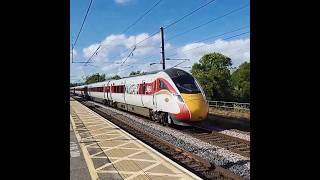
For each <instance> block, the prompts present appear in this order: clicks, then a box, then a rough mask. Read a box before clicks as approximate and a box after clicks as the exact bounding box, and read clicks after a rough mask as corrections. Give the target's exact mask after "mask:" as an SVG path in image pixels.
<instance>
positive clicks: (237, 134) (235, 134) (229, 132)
mask: <svg viewBox="0 0 320 180" xmlns="http://www.w3.org/2000/svg"><path fill="white" fill-rule="evenodd" d="M219 133H221V134H225V135H228V136H233V137H237V138H240V139H243V140H246V141H250V134H249V135H248V134H247V133H243V132H240V131H234V130H224V131H220V132H219Z"/></svg>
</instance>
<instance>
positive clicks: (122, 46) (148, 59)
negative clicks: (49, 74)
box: [70, 0, 250, 82]
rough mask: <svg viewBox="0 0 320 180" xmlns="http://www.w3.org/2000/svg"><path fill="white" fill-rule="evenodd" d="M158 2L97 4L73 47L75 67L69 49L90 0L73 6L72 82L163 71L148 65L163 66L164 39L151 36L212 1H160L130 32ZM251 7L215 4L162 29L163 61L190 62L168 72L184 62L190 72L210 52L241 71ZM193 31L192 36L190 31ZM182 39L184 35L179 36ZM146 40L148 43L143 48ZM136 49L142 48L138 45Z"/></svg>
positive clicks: (241, 1)
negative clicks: (220, 56) (169, 59)
mask: <svg viewBox="0 0 320 180" xmlns="http://www.w3.org/2000/svg"><path fill="white" fill-rule="evenodd" d="M158 1H159V0H93V2H92V4H91V8H90V10H89V13H88V15H87V18H86V21H85V23H84V26H83V28H82V31H81V33H80V35H79V38H78V41H77V43H76V44H75V46H74V49H73V62H72V60H71V54H72V53H71V52H72V50H71V49H72V46H71V44H73V43H74V41H75V39H76V37H77V34H78V32H79V30H80V27H81V24H82V22H83V19H84V16H85V14H86V11H87V8H88V6H89V3H90V0H71V1H70V6H71V9H70V80H71V82H83V78H84V77H85V76H88V75H91V74H94V73H104V74H106V76H113V75H116V74H117V75H120V76H121V77H123V76H128V75H129V74H130V72H131V71H143V72H148V71H154V70H161V69H162V65H161V64H153V65H150V63H159V62H160V59H161V53H160V52H161V48H160V47H161V37H160V33H158V34H156V35H154V36H152V37H150V36H151V35H152V34H154V33H157V32H160V27H161V26H162V27H166V26H167V25H169V24H170V23H172V22H174V21H175V20H177V19H179V18H181V17H183V16H185V15H187V14H188V13H190V12H192V11H193V10H195V9H197V8H199V7H201V6H202V5H204V4H206V3H207V2H210V1H211V0H162V1H160V3H159V4H158V5H157V6H155V7H154V8H153V9H152V10H151V11H150V12H149V13H148V14H147V15H146V16H144V17H143V18H142V19H141V20H140V21H138V22H137V23H136V24H135V25H134V26H132V27H131V28H129V29H127V30H126V28H127V27H129V25H131V24H132V23H134V22H135V21H136V20H137V19H138V18H139V17H140V16H142V15H143V14H144V13H145V12H146V11H147V10H149V9H150V8H151V7H152V6H153V5H154V4H155V3H157V2H158ZM249 4H250V1H248V0H215V1H214V2H212V3H210V4H209V5H207V6H205V7H203V8H201V9H200V10H198V11H196V12H195V13H193V14H192V15H190V16H187V17H186V18H184V19H182V20H181V21H179V22H177V23H176V24H174V25H172V26H169V27H168V28H166V29H164V38H165V43H164V44H165V57H166V58H171V59H188V60H186V61H184V62H183V60H172V61H166V68H170V67H173V66H175V65H177V64H178V63H181V62H182V63H181V64H180V65H178V66H177V67H178V68H181V69H184V70H186V71H190V70H191V66H192V65H193V64H194V63H196V62H199V59H200V58H201V57H202V56H203V55H204V54H206V53H210V52H219V53H222V54H224V55H226V56H228V57H229V58H231V60H232V63H233V65H232V66H233V67H238V66H239V65H240V64H241V63H243V62H245V61H247V62H249V61H250V5H249ZM216 18H217V19H216ZM215 19H216V20H215ZM209 21H211V22H209ZM207 22H208V23H207ZM206 23H207V24H206ZM203 24H206V25H203ZM200 25H203V26H200ZM198 26H200V27H198ZM196 27H198V28H196ZM191 29H194V30H192V31H189V30H191ZM188 31H189V32H188ZM184 32H186V33H184ZM181 33H184V34H181ZM178 34H181V35H180V36H177V35H178ZM148 37H149V38H148ZM146 38H148V39H147V40H145V41H143V42H141V41H142V40H144V39H146ZM139 42H141V43H139ZM136 43H139V44H138V45H136ZM99 44H101V48H100V49H99V51H98V52H97V53H96V54H95V55H94V56H93V58H92V60H91V61H90V62H91V63H88V64H87V65H85V64H84V63H81V62H86V61H87V60H88V59H89V58H90V57H91V56H92V55H93V54H94V52H95V50H96V49H97V47H98V46H99ZM134 47H136V48H135V50H134V51H133V52H132V54H131V55H130V56H129V54H130V52H131V51H132V50H133V49H134ZM128 56H129V57H128ZM127 57H128V58H127ZM78 62H80V63H78Z"/></svg>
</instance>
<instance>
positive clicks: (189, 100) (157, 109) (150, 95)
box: [70, 68, 209, 125]
mask: <svg viewBox="0 0 320 180" xmlns="http://www.w3.org/2000/svg"><path fill="white" fill-rule="evenodd" d="M70 91H71V92H72V93H74V94H76V95H80V96H83V97H85V98H89V99H92V100H94V101H100V102H102V103H104V104H107V105H109V106H113V107H117V108H120V109H123V110H126V111H130V112H134V113H137V114H140V115H143V116H147V117H150V118H151V119H152V120H154V121H159V122H161V123H163V124H166V123H168V124H177V125H187V124H186V123H188V122H197V121H203V120H205V119H207V117H208V110H209V107H208V104H207V102H206V98H205V95H204V92H203V90H202V88H201V87H200V85H199V83H198V82H197V80H196V79H195V78H194V77H192V75H191V74H189V73H187V72H185V71H183V70H181V69H176V68H171V69H166V70H163V71H157V72H153V73H148V74H145V75H139V76H134V77H126V78H122V79H119V80H108V81H104V82H99V83H94V84H89V85H83V86H77V87H72V88H71V89H70Z"/></svg>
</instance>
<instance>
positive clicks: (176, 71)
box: [77, 68, 190, 88]
mask: <svg viewBox="0 0 320 180" xmlns="http://www.w3.org/2000/svg"><path fill="white" fill-rule="evenodd" d="M159 72H165V73H167V74H168V75H169V77H170V78H174V77H177V76H181V75H183V74H189V73H188V72H186V71H184V70H182V69H178V68H169V69H165V70H157V71H151V72H143V73H142V74H139V75H134V76H127V77H123V78H121V79H118V80H122V79H127V78H132V77H139V76H145V75H152V74H157V73H159ZM189 75H190V74H189ZM107 81H114V80H112V79H110V80H106V81H102V82H96V83H92V84H85V85H81V86H77V87H78V88H80V87H85V86H92V85H98V84H103V83H106V82H107Z"/></svg>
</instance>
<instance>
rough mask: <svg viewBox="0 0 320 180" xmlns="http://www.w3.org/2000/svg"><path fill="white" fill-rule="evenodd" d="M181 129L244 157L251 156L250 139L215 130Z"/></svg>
mask: <svg viewBox="0 0 320 180" xmlns="http://www.w3.org/2000/svg"><path fill="white" fill-rule="evenodd" d="M180 131H182V132H183V133H186V134H189V135H190V136H192V137H195V138H197V139H200V140H202V141H204V142H207V143H209V144H212V145H215V146H219V147H222V148H225V149H227V150H229V151H232V152H234V153H237V154H240V155H242V156H244V157H250V141H246V140H243V139H240V138H236V137H232V136H228V135H225V134H221V133H218V132H215V131H212V132H208V131H207V130H203V129H199V128H190V129H182V130H180Z"/></svg>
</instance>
